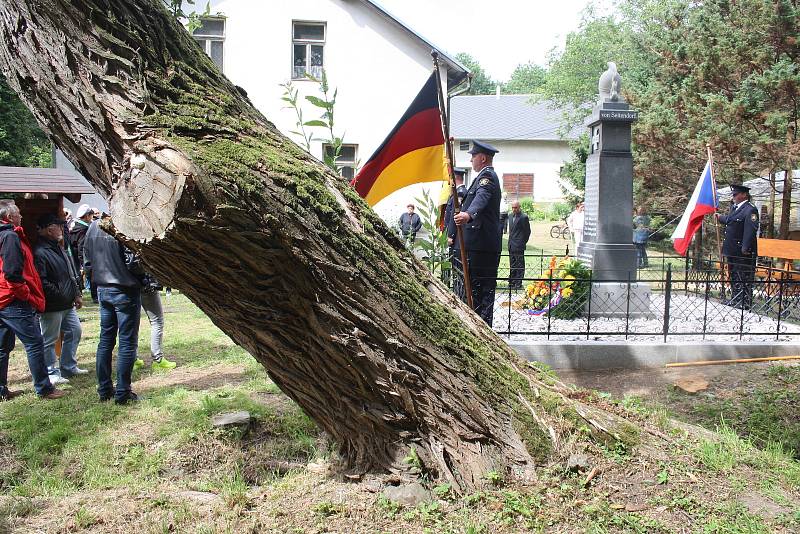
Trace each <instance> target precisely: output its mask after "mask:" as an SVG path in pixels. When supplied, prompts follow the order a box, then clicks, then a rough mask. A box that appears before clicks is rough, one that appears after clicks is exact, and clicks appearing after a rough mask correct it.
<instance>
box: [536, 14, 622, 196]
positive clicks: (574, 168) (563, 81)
mask: <svg viewBox="0 0 800 534" xmlns="http://www.w3.org/2000/svg"><path fill="white" fill-rule="evenodd" d="M629 43H630V40H629V39H628V30H627V27H626V26H625V25H624V24H623V23H621V22H619V21H617V20H616V19H614V18H613V17H602V18H592V15H591V13H590V14H589V15H587V17H586V18H584V20H583V21H582V22H581V25H580V27H579V28H578V30H576V31H574V32H572V33H570V34H569V35H567V39H566V43H565V45H564V48H563V49H562V50H553V51H552V52H551V53H550V59H549V63H548V68H547V69H546V70H545V71H544V72H545V76H544V82H543V83H542V84H541V85H540V86H539V87H538V95H537V97H536V98H539V99H543V100H548V101H550V102H552V105H553V107H555V108H558V109H561V110H563V113H564V125H563V127H562V129H561V135H562V136H566V134H567V132H569V131H571V130H573V129H574V128H575V127H577V126H579V125H580V124H581V123H582V122H583V120H584V119H585V118H586V116H587V115H589V113H591V109H592V106H593V105H594V103H595V101H596V100H597V80H598V79H599V77H600V74H601V73H602V72H603V71H605V70H606V68H607V63H608V62H609V61H614V62H615V63H617V66H618V68H619V69H620V71H621V72H622V74H623V90H627V88H628V84H629V79H630V73H629V71H628V70H624V69H626V66H627V64H628V58H629V57H631V53H630V44H629ZM631 70H632V69H631ZM569 146H570V149H571V150H572V156H571V158H570V159H569V161H567V162H566V163H565V164H564V166H563V167H562V168H561V172H560V175H559V176H560V178H561V184H559V185H560V187H561V190H562V192H563V193H564V196H565V198H566V199H567V201H568V202H569V203H571V204H573V205H574V204H576V203H577V202H579V201H580V200H582V199H583V191H584V187H585V182H586V158H587V156H588V155H589V136H588V134H586V133H583V134H582V135H581V136H580V137H579V138H578V139H574V140H570V141H569Z"/></svg>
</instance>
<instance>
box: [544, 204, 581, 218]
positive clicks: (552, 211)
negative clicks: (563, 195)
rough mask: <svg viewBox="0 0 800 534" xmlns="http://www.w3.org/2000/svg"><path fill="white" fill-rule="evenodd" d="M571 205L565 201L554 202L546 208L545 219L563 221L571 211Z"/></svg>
mask: <svg viewBox="0 0 800 534" xmlns="http://www.w3.org/2000/svg"><path fill="white" fill-rule="evenodd" d="M573 209H574V208H573V206H572V205H570V204H568V203H566V202H555V203H553V204H551V205H550V206H549V207H548V208H547V219H548V220H550V221H563V220H564V219H566V218H567V216H569V214H570V213H572V210H573Z"/></svg>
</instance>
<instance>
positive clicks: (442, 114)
mask: <svg viewBox="0 0 800 534" xmlns="http://www.w3.org/2000/svg"><path fill="white" fill-rule="evenodd" d="M431 56H432V57H433V70H434V71H435V72H436V89H437V90H438V95H439V118H440V119H441V122H442V132H443V133H444V146H445V153H446V154H447V163H448V165H447V171H448V173H449V174H450V177H449V178H450V195H451V196H452V198H453V215H455V214H456V213H459V212H461V204H460V203H459V201H458V191H457V190H456V177H455V173H454V171H453V165H454V162H453V145H451V144H450V122H449V121H448V120H447V111H445V108H444V92H443V91H442V76H441V74H440V73H439V52H437V51H436V50H431ZM446 227H447V221H445V228H446ZM456 239H457V240H458V248H459V249H460V252H461V268H462V269H463V273H464V293H466V297H467V305H468V306H469V307H470V308H472V309H473V310H474V309H475V307H474V306H473V305H472V283H471V282H470V280H469V264H468V263H467V249H466V247H465V246H464V235H463V230H462V229H461V225H458V224H457V225H456Z"/></svg>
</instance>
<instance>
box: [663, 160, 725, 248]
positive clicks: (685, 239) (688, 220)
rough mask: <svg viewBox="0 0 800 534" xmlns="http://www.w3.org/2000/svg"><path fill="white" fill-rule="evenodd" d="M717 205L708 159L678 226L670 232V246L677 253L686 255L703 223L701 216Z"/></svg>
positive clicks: (710, 211) (713, 210)
mask: <svg viewBox="0 0 800 534" xmlns="http://www.w3.org/2000/svg"><path fill="white" fill-rule="evenodd" d="M718 205H719V203H718V202H717V186H716V184H715V183H714V175H713V174H712V172H711V160H708V163H706V168H705V169H704V170H703V174H702V175H701V176H700V180H699V181H698V182H697V185H696V186H695V188H694V193H692V198H690V199H689V205H688V206H686V211H684V212H683V217H681V221H680V222H679V223H678V227H677V228H675V231H674V232H672V246H673V247H675V251H676V252H677V253H678V254H680V255H681V256H686V251H687V250H689V244H691V242H692V237H693V236H694V234H695V232H697V229H698V228H700V225H702V224H703V217H704V216H705V215H706V214H710V213H714V212H715V211H717V206H718Z"/></svg>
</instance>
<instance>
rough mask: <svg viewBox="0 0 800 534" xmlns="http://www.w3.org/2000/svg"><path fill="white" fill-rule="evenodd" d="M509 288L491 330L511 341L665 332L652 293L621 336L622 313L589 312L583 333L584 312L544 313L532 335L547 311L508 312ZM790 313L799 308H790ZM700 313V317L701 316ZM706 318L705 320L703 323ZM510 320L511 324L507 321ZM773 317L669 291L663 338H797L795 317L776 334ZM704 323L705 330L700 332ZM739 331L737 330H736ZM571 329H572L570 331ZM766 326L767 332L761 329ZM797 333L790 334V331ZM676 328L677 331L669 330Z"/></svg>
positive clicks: (659, 336) (658, 299)
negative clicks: (568, 315) (645, 313)
mask: <svg viewBox="0 0 800 534" xmlns="http://www.w3.org/2000/svg"><path fill="white" fill-rule="evenodd" d="M520 298H522V293H521V292H519V293H516V294H515V295H512V299H511V300H512V301H516V300H517V299H520ZM508 300H509V299H508V292H507V291H506V292H505V293H504V292H502V291H498V294H497V296H496V299H495V309H494V325H493V328H494V330H495V331H496V332H508V331H511V332H516V333H514V334H511V335H508V334H502V337H503V338H505V339H508V340H511V341H544V340H549V341H581V340H584V341H625V340H627V341H632V342H663V341H664V335H663V329H664V296H663V295H661V294H658V293H653V294H652V297H651V301H650V310H651V313H652V316H651V317H649V318H640V319H630V320H629V321H628V325H627V329H628V331H629V334H628V337H627V338H626V337H625V329H626V328H625V323H626V321H625V318H624V317H623V318H607V317H592V319H591V321H590V324H589V327H590V328H589V334H588V336H587V334H586V330H587V322H589V321H588V320H587V317H579V318H577V319H572V320H565V319H549V321H550V336H549V337H548V336H547V335H546V334H544V335H542V334H538V335H531V334H526V333H527V332H530V333H534V332H547V329H548V318H547V316H540V317H536V316H532V315H528V313H527V312H526V311H525V310H516V309H511V310H510V312H509V306H508V305H507V304H506V303H507V302H508ZM792 311H793V314H792V315H793V317H794V318H795V320H796V318H797V316H798V310H797V308H794V309H793V310H792ZM704 315H705V320H704ZM704 323H705V326H704ZM509 326H510V327H509ZM777 327H778V321H777V320H776V319H773V318H770V317H766V316H764V315H759V314H758V313H751V312H748V311H745V312H744V315H742V311H741V310H739V309H735V308H731V307H729V306H724V305H723V304H721V303H719V302H717V301H712V300H709V301H708V306H707V308H706V306H705V303H704V300H703V299H702V298H698V297H695V296H692V295H688V296H686V295H675V294H673V295H672V298H671V300H670V321H669V334H670V335H669V336H668V337H667V341H668V342H677V341H702V340H706V341H747V342H771V343H775V342H789V343H800V326H799V325H798V324H796V321H794V322H787V321H784V320H781V323H780V331H781V335H780V336H776V331H777ZM704 328H705V331H706V334H705V336H703V330H704ZM740 329H741V331H742V334H741V336H740V334H739V331H740ZM570 332H571V333H570ZM579 332H580V333H579ZM751 332H753V333H751ZM765 332H772V333H771V334H765ZM792 333H794V334H798V335H789V334H792ZM672 334H681V335H672Z"/></svg>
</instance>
